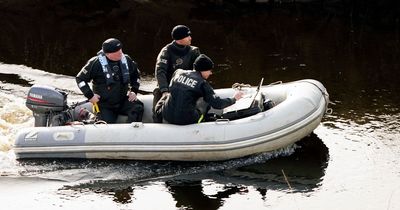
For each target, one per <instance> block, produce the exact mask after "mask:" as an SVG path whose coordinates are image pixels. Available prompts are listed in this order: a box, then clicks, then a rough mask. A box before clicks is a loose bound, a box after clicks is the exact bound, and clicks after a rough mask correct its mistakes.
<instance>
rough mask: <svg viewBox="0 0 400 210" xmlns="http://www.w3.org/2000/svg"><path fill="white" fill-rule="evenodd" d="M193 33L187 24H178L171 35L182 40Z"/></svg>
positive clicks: (174, 38)
mask: <svg viewBox="0 0 400 210" xmlns="http://www.w3.org/2000/svg"><path fill="white" fill-rule="evenodd" d="M191 34H192V33H191V32H190V29H189V28H188V27H187V26H184V25H177V26H175V27H174V28H173V29H172V32H171V36H172V39H173V40H181V39H183V38H186V37H188V36H190V35H191Z"/></svg>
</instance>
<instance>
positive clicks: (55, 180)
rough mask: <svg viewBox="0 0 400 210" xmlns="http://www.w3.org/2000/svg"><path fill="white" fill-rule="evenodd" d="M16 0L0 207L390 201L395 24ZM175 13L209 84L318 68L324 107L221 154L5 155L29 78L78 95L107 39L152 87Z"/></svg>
mask: <svg viewBox="0 0 400 210" xmlns="http://www.w3.org/2000/svg"><path fill="white" fill-rule="evenodd" d="M20 2H22V3H21V5H17V6H16V5H14V4H13V3H10V2H8V4H9V5H1V6H2V7H1V15H3V16H5V17H3V18H0V22H1V23H2V26H3V29H2V30H3V31H5V32H6V33H1V34H0V46H1V49H2V50H1V52H0V209H32V208H33V209H77V208H79V209H89V208H96V209H163V210H164V209H207V210H212V209H362V210H364V209H390V210H394V209H400V201H399V199H398V198H399V197H400V167H399V163H400V132H399V131H400V129H399V126H400V110H399V104H400V94H398V93H399V92H400V81H399V78H400V73H399V72H400V68H399V67H400V62H399V61H398V58H399V57H400V41H399V40H400V37H399V34H398V26H397V28H396V27H390V26H389V27H387V26H386V27H374V26H371V25H369V24H368V23H366V22H362V21H361V22H360V21H358V22H357V21H354V20H353V19H346V18H341V17H339V16H335V15H332V14H336V13H316V12H315V10H310V9H309V8H307V9H302V8H301V7H296V8H295V9H293V5H289V6H288V7H284V6H279V7H278V6H275V7H272V6H270V5H269V6H265V5H259V6H257V7H254V6H249V7H248V6H246V5H244V6H243V7H239V8H238V7H231V6H232V5H228V6H227V5H216V6H215V5H214V6H210V5H204V4H196V3H183V2H180V1H178V3H176V4H175V5H170V4H168V2H169V1H165V2H164V1H163V2H161V3H152V1H121V2H117V3H119V5H118V4H117V5H112V4H111V5H106V6H104V5H102V4H105V3H99V4H100V5H96V6H95V7H94V8H93V7H89V5H90V3H87V2H86V1H83V2H85V3H80V4H68V2H69V1H54V2H55V3H54V2H53V3H46V4H45V3H43V5H41V6H40V5H38V4H33V3H30V2H29V1H28V2H25V1H20ZM179 2H180V3H179ZM75 3H76V2H75ZM114 3H116V2H114ZM2 4H4V3H2ZM4 8H6V9H4ZM27 8H30V9H27ZM104 8H112V9H107V10H106V9H104ZM84 11H86V13H84ZM22 14H23V15H22ZM44 17H46V18H44ZM5 18H6V19H7V22H5ZM120 20H125V21H120ZM39 23H43V24H40V25H39ZM179 23H184V24H187V25H189V26H190V27H191V29H192V33H193V45H195V46H199V47H200V49H201V51H202V52H203V53H206V54H208V55H209V56H210V57H211V58H212V59H213V60H214V61H215V63H216V68H215V74H214V75H213V76H212V78H211V82H212V84H213V86H214V87H216V88H218V87H228V86H230V85H231V84H233V83H234V82H243V83H250V84H253V85H256V84H257V82H258V81H259V80H260V78H261V77H264V78H265V81H266V82H265V83H272V82H275V81H283V82H289V81H293V80H298V79H305V78H312V79H317V80H319V81H321V82H322V83H323V84H324V85H325V87H326V88H327V90H328V92H329V94H330V98H331V101H332V104H331V105H330V108H332V109H333V112H332V114H329V115H327V116H326V117H325V118H324V119H323V121H322V123H321V125H320V126H319V127H318V128H317V129H316V130H315V131H314V132H313V134H311V135H310V136H308V137H306V138H304V139H303V140H301V141H300V142H299V143H297V144H296V145H293V146H290V147H288V148H283V149H281V150H279V151H275V152H272V153H266V154H259V155H255V156H251V157H245V158H240V159H235V160H229V161H223V162H194V163H191V162H189V163H187V162H183V163H182V162H169V161H164V162H158V161H111V160H23V161H22V160H16V159H15V155H14V153H13V141H14V137H15V135H16V133H17V132H18V130H19V129H21V128H24V127H30V126H33V117H32V113H31V112H30V111H29V110H28V109H27V108H26V107H25V104H24V103H25V97H26V93H27V91H28V90H29V87H30V86H31V85H33V84H47V85H53V86H56V87H58V88H60V89H63V90H65V91H67V92H68V93H69V96H68V100H69V102H73V101H79V100H82V99H83V98H82V95H81V94H80V92H79V90H78V88H77V87H76V84H75V81H74V75H75V74H76V73H77V72H78V71H79V69H80V68H81V66H83V65H84V64H85V62H86V60H87V59H88V58H90V57H91V56H93V55H94V54H95V53H96V51H97V50H99V48H100V44H101V42H102V41H103V40H104V39H106V38H108V37H117V38H119V39H120V40H121V41H122V42H123V43H124V51H125V52H127V53H128V54H130V55H131V56H132V57H133V58H134V60H136V61H137V62H138V63H139V67H140V68H141V70H142V73H143V75H144V78H143V82H142V87H141V89H144V90H152V88H153V87H154V86H155V82H154V76H153V68H154V61H155V57H156V55H157V53H158V51H159V50H160V49H161V47H162V46H163V45H164V44H166V43H168V42H169V41H170V37H169V33H170V32H169V31H170V29H171V28H172V27H173V26H174V25H176V24H179Z"/></svg>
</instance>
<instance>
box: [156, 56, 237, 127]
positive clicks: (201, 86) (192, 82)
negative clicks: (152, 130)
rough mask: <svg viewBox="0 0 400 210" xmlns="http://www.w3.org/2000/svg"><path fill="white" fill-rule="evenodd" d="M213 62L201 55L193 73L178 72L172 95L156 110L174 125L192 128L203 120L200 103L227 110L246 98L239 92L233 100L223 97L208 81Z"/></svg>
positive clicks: (173, 79) (195, 62)
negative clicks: (199, 107) (190, 126)
mask: <svg viewBox="0 0 400 210" xmlns="http://www.w3.org/2000/svg"><path fill="white" fill-rule="evenodd" d="M213 67H214V63H213V61H212V60H211V59H210V58H209V57H208V56H206V55H204V54H201V55H199V56H198V57H197V59H196V60H195V61H194V65H193V68H194V69H193V70H182V69H179V70H176V71H175V73H174V75H173V77H172V79H171V84H170V86H169V89H170V94H169V95H168V96H166V97H163V98H162V99H161V100H160V101H159V103H158V104H157V106H156V111H157V112H158V113H160V114H162V116H163V118H164V119H165V120H166V121H167V122H169V123H172V124H177V125H188V124H193V123H198V122H200V121H201V120H202V117H201V116H202V115H203V114H206V113H201V111H200V110H198V109H197V108H196V103H197V100H198V99H199V98H201V97H203V99H204V101H205V102H206V103H208V104H209V105H210V106H211V107H212V108H214V109H223V108H225V107H228V106H230V105H232V104H234V103H235V102H236V100H239V99H240V98H242V96H243V93H242V92H236V93H235V94H234V96H233V97H232V98H220V97H219V96H217V95H216V94H215V92H214V89H213V88H212V87H211V85H210V84H209V83H208V82H207V79H208V77H209V76H210V75H211V74H212V69H213Z"/></svg>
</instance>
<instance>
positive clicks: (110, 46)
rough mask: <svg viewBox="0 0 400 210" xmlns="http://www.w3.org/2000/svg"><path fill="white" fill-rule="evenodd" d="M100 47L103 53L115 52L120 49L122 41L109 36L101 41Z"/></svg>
mask: <svg viewBox="0 0 400 210" xmlns="http://www.w3.org/2000/svg"><path fill="white" fill-rule="evenodd" d="M102 49H103V52H104V53H113V52H117V51H118V50H120V49H122V43H121V42H120V41H119V40H118V39H115V38H110V39H107V40H106V41H104V42H103V47H102Z"/></svg>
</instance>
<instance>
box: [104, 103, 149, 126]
mask: <svg viewBox="0 0 400 210" xmlns="http://www.w3.org/2000/svg"><path fill="white" fill-rule="evenodd" d="M99 109H100V113H98V117H99V119H100V120H104V121H105V122H107V123H115V122H116V121H117V118H118V115H127V116H128V122H127V123H131V122H141V121H142V117H143V111H144V108H143V103H142V102H141V101H139V100H136V101H134V102H130V101H128V99H126V100H125V101H124V102H123V103H122V104H120V105H116V106H107V105H103V104H99Z"/></svg>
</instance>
